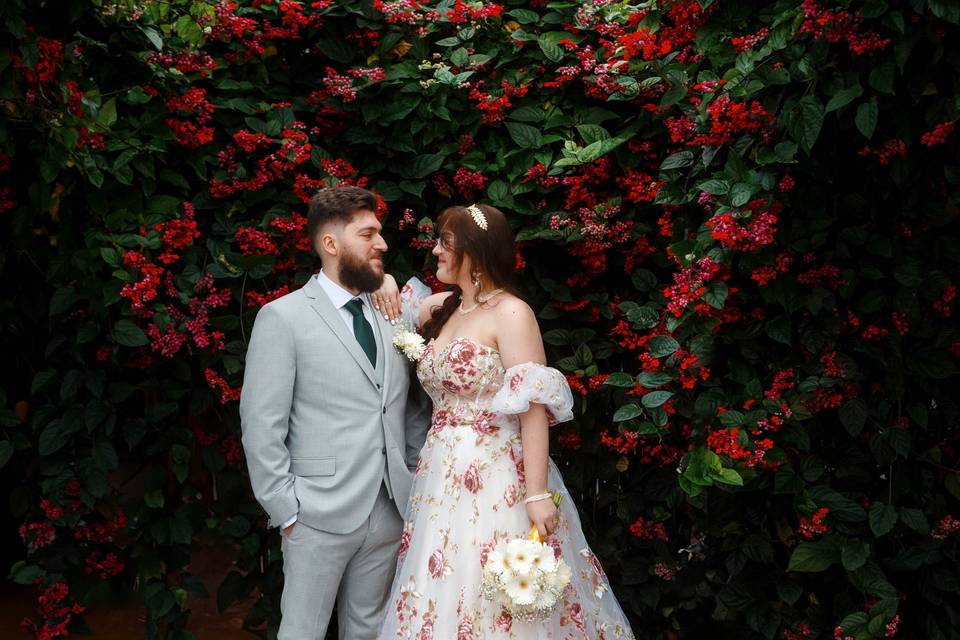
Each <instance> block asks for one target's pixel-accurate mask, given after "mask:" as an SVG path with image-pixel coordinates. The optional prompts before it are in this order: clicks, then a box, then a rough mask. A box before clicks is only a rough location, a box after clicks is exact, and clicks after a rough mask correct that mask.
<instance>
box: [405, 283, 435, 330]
mask: <svg viewBox="0 0 960 640" xmlns="http://www.w3.org/2000/svg"><path fill="white" fill-rule="evenodd" d="M431 295H433V291H432V290H431V289H430V287H428V286H427V285H425V284H424V283H423V282H421V281H420V280H419V279H418V278H417V277H416V276H414V277H412V278H410V279H409V280H407V284H405V285H403V288H402V289H400V317H401V318H402V319H403V322H404V323H405V324H406V325H407V326H409V327H413V328H416V329H419V328H420V303H421V302H423V301H424V300H425V299H426V298H429V297H430V296H431Z"/></svg>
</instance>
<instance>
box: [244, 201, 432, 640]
mask: <svg viewBox="0 0 960 640" xmlns="http://www.w3.org/2000/svg"><path fill="white" fill-rule="evenodd" d="M376 207H377V200H376V196H375V195H374V194H372V193H371V192H369V191H367V190H365V189H360V188H358V187H337V188H329V189H323V190H322V191H320V192H319V193H318V194H317V195H316V196H314V198H313V199H312V200H311V201H310V208H309V213H308V225H307V229H308V233H309V234H310V239H311V241H312V243H313V247H314V249H315V250H316V251H317V253H318V254H319V255H320V259H321V261H322V263H323V267H322V269H321V271H320V272H319V273H318V274H316V275H314V276H313V277H311V278H310V280H309V281H307V283H306V284H305V285H304V286H303V287H302V288H301V289H299V290H297V291H294V292H292V293H289V294H287V295H285V296H283V297H281V298H278V299H276V300H274V301H272V302H270V303H269V304H267V305H265V306H264V307H263V308H262V309H260V312H259V313H258V314H257V319H256V322H255V323H254V327H253V334H252V336H251V338H250V345H249V347H248V349H247V361H246V371H245V373H244V379H243V391H242V393H241V396H240V420H241V425H242V428H243V448H244V451H245V453H246V458H247V466H248V468H249V470H250V481H251V484H252V485H253V492H254V494H255V495H256V498H257V500H258V501H259V502H260V504H261V506H263V508H264V510H265V511H266V512H267V514H268V515H269V517H270V523H269V526H271V527H281V528H282V534H281V549H282V552H283V576H284V587H283V595H282V597H281V601H280V608H281V616H282V620H281V623H280V632H279V639H280V640H322V639H323V638H324V636H325V635H326V631H327V625H328V623H329V621H330V614H331V611H332V609H333V604H334V601H335V600H336V602H337V611H338V617H337V622H338V628H339V633H340V640H364V639H366V638H371V639H372V638H375V637H376V635H377V631H378V629H379V622H380V619H381V616H382V615H383V611H384V607H385V605H386V598H387V596H388V590H389V588H390V582H391V580H392V579H393V574H394V571H395V566H396V560H397V553H398V549H399V545H400V536H401V533H402V529H403V515H404V512H405V510H406V506H407V498H408V496H409V493H410V485H411V482H412V473H411V472H412V470H413V469H414V468H415V466H416V463H417V457H418V454H419V452H420V447H421V446H422V444H423V441H424V439H425V436H426V431H427V428H428V426H429V413H428V409H427V407H426V405H425V402H424V401H423V400H421V399H422V398H424V397H425V394H422V393H419V394H416V393H414V396H415V400H411V401H408V394H410V392H411V391H413V392H415V391H416V389H415V388H414V389H411V384H410V366H409V362H408V361H407V360H406V358H404V357H403V356H402V355H400V354H399V353H398V352H397V350H396V349H395V348H394V347H393V344H392V336H393V327H392V326H391V324H390V323H389V322H387V321H385V320H384V319H383V317H382V316H381V315H380V314H379V313H376V312H375V311H374V309H373V306H372V302H371V299H370V295H369V293H370V292H372V291H375V290H376V289H378V288H379V287H380V284H381V283H382V281H383V276H384V271H383V269H384V267H383V253H384V251H386V249H387V244H386V242H384V240H383V237H382V236H381V235H380V229H381V227H380V222H379V221H378V220H377V218H376V216H375V214H374V211H375V210H376ZM418 384H419V383H416V382H415V383H414V386H415V387H416V386H418Z"/></svg>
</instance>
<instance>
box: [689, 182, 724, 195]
mask: <svg viewBox="0 0 960 640" xmlns="http://www.w3.org/2000/svg"><path fill="white" fill-rule="evenodd" d="M697 189H699V190H700V191H706V192H707V193H709V194H712V195H715V196H722V195H726V194H727V193H728V192H729V191H730V183H729V182H727V181H726V180H716V179H713V180H704V181H703V182H701V183H700V184H698V185H697Z"/></svg>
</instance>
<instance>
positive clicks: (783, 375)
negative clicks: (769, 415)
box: [763, 369, 797, 400]
mask: <svg viewBox="0 0 960 640" xmlns="http://www.w3.org/2000/svg"><path fill="white" fill-rule="evenodd" d="M796 386H797V381H796V379H795V374H794V372H793V369H784V370H783V371H777V372H776V373H775V374H773V384H771V385H770V388H769V389H767V390H766V391H765V392H764V394H763V397H764V398H766V399H767V400H779V399H780V397H781V396H783V392H784V391H788V390H790V389H793V388H794V387H796Z"/></svg>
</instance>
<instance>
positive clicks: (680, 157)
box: [660, 150, 694, 171]
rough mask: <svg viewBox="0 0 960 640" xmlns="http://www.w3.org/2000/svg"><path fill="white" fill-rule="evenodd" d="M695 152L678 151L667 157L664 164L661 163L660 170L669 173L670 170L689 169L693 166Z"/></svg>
mask: <svg viewBox="0 0 960 640" xmlns="http://www.w3.org/2000/svg"><path fill="white" fill-rule="evenodd" d="M693 158H694V156H693V151H689V150H687V151H678V152H677V153H673V154H671V155H669V156H667V157H666V158H665V159H664V160H663V162H662V163H660V169H661V170H662V171H668V170H670V169H680V168H682V167H689V166H690V165H692V164H693Z"/></svg>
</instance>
